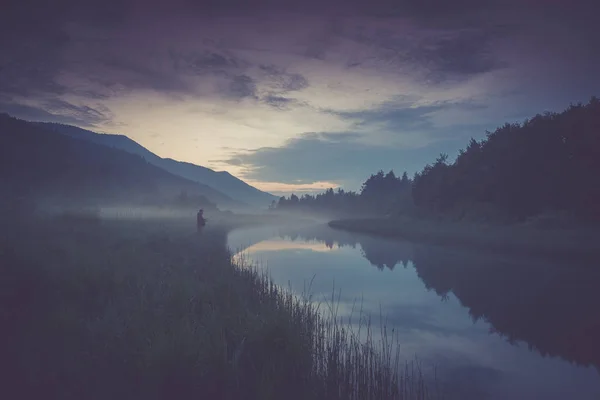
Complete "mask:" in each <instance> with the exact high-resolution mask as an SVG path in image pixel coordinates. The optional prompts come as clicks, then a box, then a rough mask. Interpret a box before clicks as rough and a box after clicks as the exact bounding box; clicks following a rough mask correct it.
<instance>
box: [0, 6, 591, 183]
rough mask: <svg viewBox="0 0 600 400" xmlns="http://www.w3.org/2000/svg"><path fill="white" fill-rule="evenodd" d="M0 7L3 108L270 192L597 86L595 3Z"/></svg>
mask: <svg viewBox="0 0 600 400" xmlns="http://www.w3.org/2000/svg"><path fill="white" fill-rule="evenodd" d="M9 1H12V0H9ZM13 3H14V4H10V5H9V7H7V8H5V9H3V12H2V13H0V49H1V50H2V51H0V99H1V100H0V106H1V107H2V109H4V110H7V111H9V112H11V113H13V114H14V115H16V116H20V117H24V118H30V119H38V120H39V119H47V120H53V121H61V122H67V123H72V124H76V125H85V126H88V127H89V126H95V127H98V128H99V129H101V130H104V131H107V132H114V133H117V132H115V129H117V127H119V129H120V128H121V127H123V126H127V130H126V131H124V132H123V131H121V132H118V133H126V134H128V135H130V136H132V137H134V138H135V139H136V140H137V141H139V142H140V143H142V144H143V145H146V146H149V147H151V148H152V150H153V151H156V152H158V153H160V154H161V155H164V156H169V157H172V158H177V159H183V160H185V161H190V162H195V163H199V164H206V163H207V162H209V161H207V160H222V159H224V158H225V159H227V161H226V163H225V164H223V165H224V166H225V167H226V168H227V169H228V170H229V171H232V172H235V173H241V174H242V173H243V174H245V177H247V178H252V179H263V180H265V181H269V182H294V181H296V180H299V181H301V182H314V181H325V180H326V181H329V182H350V183H351V184H354V182H356V181H359V180H362V179H364V177H365V176H368V174H370V173H372V172H374V171H376V170H378V169H379V168H384V169H389V168H397V169H408V170H409V171H414V170H416V169H420V168H421V167H422V166H423V165H424V164H425V163H426V162H428V161H430V160H431V159H434V158H435V156H436V155H437V154H438V153H439V152H441V151H444V152H448V153H452V152H453V151H455V150H456V149H458V148H459V147H461V146H462V145H463V144H464V141H466V140H467V139H468V137H469V136H476V137H477V136H481V135H483V134H484V131H485V129H493V128H495V127H496V126H497V125H498V124H501V123H502V122H505V121H507V120H515V119H521V118H524V117H526V116H530V115H531V114H532V113H535V112H540V111H544V110H559V109H560V108H562V107H565V106H567V105H568V103H569V102H570V101H585V100H586V99H587V98H589V96H590V95H592V94H598V93H599V91H600V81H598V79H597V70H598V69H599V68H600V55H598V54H599V53H598V52H597V51H596V50H595V49H596V48H597V47H598V46H600V42H599V41H600V39H599V38H600V32H599V31H598V24H597V23H596V22H597V21H596V19H595V15H596V14H595V13H594V12H592V11H593V9H594V4H593V2H591V1H584V0H575V1H573V2H570V3H565V2H560V1H554V0H548V1H541V0H522V1H517V0H506V1H504V0H502V1H501V0H486V1H476V0H458V1H453V2H449V1H445V0H444V1H442V0H424V1H417V0H414V1H412V0H409V1H403V2H397V1H392V0H373V1H369V2H367V1H364V0H333V1H328V2H322V1H317V0H308V1H305V2H279V1H275V0H249V1H242V0H225V1H216V0H215V1H212V0H211V1H208V2H204V1H202V2H197V3H193V2H189V1H187V0H170V1H169V2H162V1H153V0H151V1H148V2H141V1H139V0H125V1H123V2H117V1H112V0H103V1H100V0H88V1H83V2H75V1H73V0H57V1H56V2H53V3H52V5H47V4H46V3H43V2H41V1H37V0H24V1H19V2H16V1H14V2H13ZM192 3H193V4H192ZM6 10H8V11H6ZM306 132H319V133H314V134H307V133H306ZM158 134H161V135H162V136H163V137H166V135H169V138H168V140H164V143H165V144H164V145H162V144H160V145H159V143H158V142H157V141H156V140H155V139H154V138H155V136H156V135H158ZM195 141H197V142H199V143H202V146H198V148H196V147H195V144H196V142H195ZM161 143H162V142H161ZM192 144H193V145H192ZM225 146H230V147H231V146H236V147H238V150H237V151H234V152H231V150H225V149H223V147H225ZM313 154H315V156H314V157H316V160H317V161H316V162H314V163H313V162H308V161H307V160H308V159H309V158H311V159H312V158H313ZM336 163H338V164H336Z"/></svg>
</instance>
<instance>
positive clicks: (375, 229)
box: [328, 217, 600, 258]
mask: <svg viewBox="0 0 600 400" xmlns="http://www.w3.org/2000/svg"><path fill="white" fill-rule="evenodd" d="M328 225H329V226H330V227H332V228H334V229H341V230H346V231H352V232H358V233H367V234H372V235H378V236H384V237H396V238H402V239H405V240H409V241H415V242H423V243H429V244H435V245H443V246H466V247H473V248H478V249H482V250H487V251H494V252H501V253H505V252H509V253H518V254H527V255H537V256H549V257H565V258H570V257H594V258H596V257H600V247H598V243H599V242H600V231H599V230H598V229H590V228H586V229H538V228H534V227H529V226H524V225H521V226H519V225H503V226H500V225H491V224H489V225H488V224H476V223H468V222H439V221H431V220H420V219H416V218H410V217H386V218H356V219H342V220H333V221H330V222H329V223H328Z"/></svg>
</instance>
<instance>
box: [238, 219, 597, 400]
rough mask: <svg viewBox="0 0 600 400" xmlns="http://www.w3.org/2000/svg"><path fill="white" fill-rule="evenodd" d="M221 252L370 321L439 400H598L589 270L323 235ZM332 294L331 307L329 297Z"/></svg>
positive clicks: (261, 240)
mask: <svg viewBox="0 0 600 400" xmlns="http://www.w3.org/2000/svg"><path fill="white" fill-rule="evenodd" d="M228 244H229V247H230V248H231V249H232V250H233V251H235V252H240V253H241V254H243V255H244V257H247V258H248V259H250V260H251V261H252V262H254V263H258V264H259V265H260V266H261V268H266V269H268V272H269V274H270V275H271V277H272V279H273V280H274V281H275V283H277V284H278V285H281V286H284V287H287V288H291V290H293V291H294V292H296V293H302V292H303V291H305V290H306V288H307V286H308V285H309V283H311V281H312V284H311V285H310V293H311V294H312V296H313V299H314V301H320V302H325V301H331V296H332V292H333V290H334V287H335V293H336V301H337V302H338V316H342V317H346V318H347V317H349V316H351V315H352V316H354V317H356V316H357V314H358V312H357V310H358V309H359V308H360V307H362V310H363V313H366V314H369V315H371V316H372V318H373V321H374V325H375V326H379V316H380V315H381V316H383V318H385V320H386V326H387V327H388V329H391V328H394V329H395V331H396V332H397V334H398V338H399V343H400V352H401V354H402V356H403V358H405V359H406V360H408V361H410V360H414V359H415V357H416V358H417V359H418V360H419V363H420V364H421V365H422V366H423V368H424V370H430V367H432V366H435V369H436V371H437V372H436V374H437V377H438V378H437V381H438V385H439V387H440V388H442V389H443V391H444V393H445V397H444V398H446V399H491V400H496V399H503V400H504V399H546V400H548V399H550V400H554V399H557V400H558V399H561V400H563V399H582V400H586V399H596V400H597V399H600V311H598V310H600V266H598V265H592V264H589V263H588V264H586V263H585V262H578V263H571V264H569V263H564V262H563V263H561V264H558V263H556V264H555V263H552V262H548V261H540V260H535V259H522V258H521V259H514V258H509V257H504V256H498V255H490V254H485V253H481V252H473V251H470V250H465V249H455V248H442V247H436V246H427V245H421V244H413V243H410V242H406V241H398V240H390V239H381V238H376V237H372V236H367V235H360V234H354V233H348V232H342V231H336V230H333V229H331V228H329V227H327V226H326V225H304V226H296V227H260V228H248V229H239V230H234V231H232V232H231V233H230V234H229V237H228ZM338 295H339V300H337V297H338Z"/></svg>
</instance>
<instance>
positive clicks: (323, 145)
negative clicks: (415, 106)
mask: <svg viewBox="0 0 600 400" xmlns="http://www.w3.org/2000/svg"><path fill="white" fill-rule="evenodd" d="M360 137H361V135H359V134H357V133H352V132H342V133H339V134H334V133H331V132H328V133H307V134H304V135H302V136H300V137H298V138H294V139H290V140H288V141H287V142H286V143H285V145H284V146H282V147H263V148H259V149H256V150H252V151H246V152H238V153H235V154H232V156H231V157H230V158H229V159H227V160H225V161H224V162H225V163H229V164H231V165H237V166H240V165H243V166H244V169H243V176H244V177H245V178H248V179H251V180H256V181H267V182H296V183H302V184H309V183H313V182H318V181H329V182H334V183H337V184H342V185H345V186H346V187H348V188H353V189H357V188H358V187H359V186H360V183H361V182H363V181H364V180H365V179H366V178H367V177H368V176H369V175H370V174H371V173H373V172H376V171H377V170H379V169H395V170H396V171H404V170H407V171H409V173H413V172H414V171H417V170H420V169H421V167H422V165H423V161H422V160H432V159H434V158H435V156H437V155H438V154H439V153H440V152H441V149H442V148H441V146H438V145H433V146H429V147H425V148H419V149H399V148H394V147H390V146H384V145H367V144H362V143H360V142H358V141H357V139H358V138H360Z"/></svg>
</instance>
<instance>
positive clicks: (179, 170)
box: [38, 122, 277, 208]
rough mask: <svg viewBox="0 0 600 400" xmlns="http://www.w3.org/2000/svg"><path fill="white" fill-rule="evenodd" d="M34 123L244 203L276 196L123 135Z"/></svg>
mask: <svg viewBox="0 0 600 400" xmlns="http://www.w3.org/2000/svg"><path fill="white" fill-rule="evenodd" d="M38 124H39V125H40V126H44V127H46V128H49V129H52V130H54V131H57V132H60V133H62V134H65V135H68V136H71V137H75V138H79V139H84V140H87V141H90V142H94V143H98V144H102V145H104V146H108V147H114V148H117V149H121V150H125V151H127V152H129V153H132V154H137V155H139V156H142V157H144V159H146V161H148V162H149V163H151V164H154V165H156V166H158V167H160V168H163V169H164V170H166V171H169V172H171V173H173V174H176V175H179V176H182V177H184V178H187V179H189V180H192V181H195V182H199V183H203V184H205V185H208V186H210V187H212V188H214V189H216V190H218V191H220V192H222V193H224V194H226V195H228V196H229V197H231V198H233V199H236V200H239V201H242V202H244V203H246V204H250V205H253V206H256V207H261V208H266V207H267V206H269V204H270V203H271V201H273V200H276V199H277V197H276V196H274V195H272V194H270V193H266V192H263V191H260V190H258V189H257V188H255V187H253V186H250V185H249V184H247V183H246V182H244V181H242V180H241V179H239V178H236V177H235V176H233V175H231V174H230V173H229V172H225V171H219V172H217V171H213V170H212V169H210V168H206V167H202V166H199V165H195V164H191V163H187V162H182V161H177V160H173V159H171V158H161V157H159V156H157V155H156V154H154V153H152V152H151V151H150V150H148V149H146V148H145V147H143V146H142V145H140V144H139V143H137V142H135V141H134V140H132V139H130V138H128V137H127V136H124V135H113V134H103V133H96V132H92V131H89V130H86V129H82V128H78V127H75V126H71V125H63V124H57V123H48V122H40V123H38Z"/></svg>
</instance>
